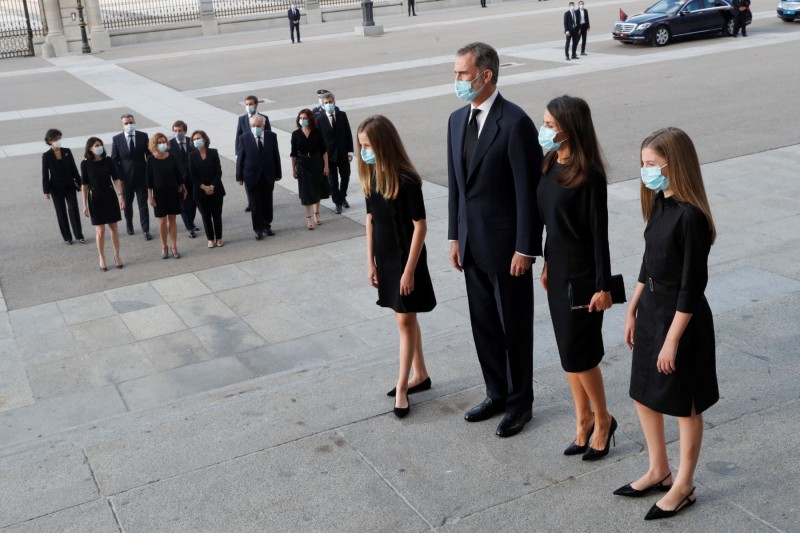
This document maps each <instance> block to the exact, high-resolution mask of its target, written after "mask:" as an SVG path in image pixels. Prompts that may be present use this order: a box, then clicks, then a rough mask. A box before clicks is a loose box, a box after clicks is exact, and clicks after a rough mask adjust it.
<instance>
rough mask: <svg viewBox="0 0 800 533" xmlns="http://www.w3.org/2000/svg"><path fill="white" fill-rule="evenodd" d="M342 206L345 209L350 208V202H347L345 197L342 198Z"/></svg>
mask: <svg viewBox="0 0 800 533" xmlns="http://www.w3.org/2000/svg"><path fill="white" fill-rule="evenodd" d="M342 207H344V208H345V209H350V204H349V203H347V200H345V199H344V198H342Z"/></svg>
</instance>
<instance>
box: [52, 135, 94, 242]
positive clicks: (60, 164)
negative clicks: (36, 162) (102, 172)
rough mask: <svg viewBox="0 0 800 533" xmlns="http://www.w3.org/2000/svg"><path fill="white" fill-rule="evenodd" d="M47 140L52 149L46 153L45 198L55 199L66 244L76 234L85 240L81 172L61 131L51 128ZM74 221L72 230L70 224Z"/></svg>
mask: <svg viewBox="0 0 800 533" xmlns="http://www.w3.org/2000/svg"><path fill="white" fill-rule="evenodd" d="M44 142H46V143H47V144H48V146H50V149H49V150H47V151H46V152H45V153H43V154H42V192H44V198H45V200H50V201H52V202H53V207H55V209H56V219H57V220H58V229H59V230H60V231H61V238H63V239H64V243H65V244H72V235H73V233H74V234H75V239H77V240H78V242H81V243H85V242H86V239H84V238H83V228H82V227H81V215H80V213H79V212H78V196H77V191H79V190H81V176H80V174H78V167H77V166H76V163H75V158H74V157H72V151H71V150H70V149H69V148H62V147H61V132H60V131H58V130H56V129H49V130H47V133H45V135H44ZM70 224H72V232H70V230H69V227H70Z"/></svg>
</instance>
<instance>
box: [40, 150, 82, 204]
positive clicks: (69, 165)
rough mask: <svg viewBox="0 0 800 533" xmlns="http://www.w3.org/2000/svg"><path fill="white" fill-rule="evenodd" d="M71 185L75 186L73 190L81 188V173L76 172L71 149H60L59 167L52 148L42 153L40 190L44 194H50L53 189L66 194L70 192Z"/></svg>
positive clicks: (76, 167)
mask: <svg viewBox="0 0 800 533" xmlns="http://www.w3.org/2000/svg"><path fill="white" fill-rule="evenodd" d="M62 173H63V174H64V175H62ZM67 185H69V187H67ZM65 187H66V190H65ZM72 187H75V189H74V190H79V189H80V188H81V175H80V174H78V166H77V164H76V163H75V158H74V157H72V150H70V149H69V148H62V149H61V168H59V164H58V159H56V154H54V153H53V149H52V148H51V149H49V150H47V151H46V152H45V153H43V154H42V191H43V192H44V194H51V193H52V192H53V191H55V192H56V193H60V194H66V193H67V192H70V190H71V189H72Z"/></svg>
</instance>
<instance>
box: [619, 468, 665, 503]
mask: <svg viewBox="0 0 800 533" xmlns="http://www.w3.org/2000/svg"><path fill="white" fill-rule="evenodd" d="M671 475H672V472H670V473H669V474H667V476H666V477H665V478H664V479H662V480H661V481H659V482H658V483H656V484H655V485H650V486H649V487H647V488H644V489H642V490H639V489H634V488H633V487H631V484H630V483H628V484H627V485H625V486H624V487H620V488H618V489H617V490H615V491H614V494H615V495H617V496H627V497H629V498H641V497H642V496H644V495H645V494H647V493H649V492H650V491H652V490H657V491H659V492H668V491H669V489H671V488H672V484H671V483H670V484H669V485H664V482H665V481H666V480H668V479H669V477H670V476H671Z"/></svg>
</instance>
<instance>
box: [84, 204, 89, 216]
mask: <svg viewBox="0 0 800 533" xmlns="http://www.w3.org/2000/svg"><path fill="white" fill-rule="evenodd" d="M83 216H85V217H88V216H89V208H88V207H86V206H83Z"/></svg>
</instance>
